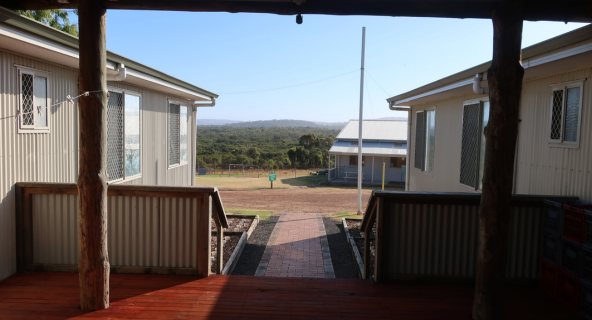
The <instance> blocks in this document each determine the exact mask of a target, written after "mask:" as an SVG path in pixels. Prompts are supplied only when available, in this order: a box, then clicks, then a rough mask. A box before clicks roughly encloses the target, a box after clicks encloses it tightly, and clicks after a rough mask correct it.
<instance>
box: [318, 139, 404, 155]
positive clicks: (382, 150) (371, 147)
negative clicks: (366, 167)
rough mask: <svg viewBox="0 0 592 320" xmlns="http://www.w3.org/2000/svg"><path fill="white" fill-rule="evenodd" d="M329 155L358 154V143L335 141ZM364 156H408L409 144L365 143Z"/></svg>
mask: <svg viewBox="0 0 592 320" xmlns="http://www.w3.org/2000/svg"><path fill="white" fill-rule="evenodd" d="M329 154H352V155H355V154H358V142H357V141H335V142H334V143H333V146H332V147H331V149H330V150H329ZM362 154H363V155H369V156H370V155H374V156H406V155H407V144H406V143H394V142H364V143H362Z"/></svg>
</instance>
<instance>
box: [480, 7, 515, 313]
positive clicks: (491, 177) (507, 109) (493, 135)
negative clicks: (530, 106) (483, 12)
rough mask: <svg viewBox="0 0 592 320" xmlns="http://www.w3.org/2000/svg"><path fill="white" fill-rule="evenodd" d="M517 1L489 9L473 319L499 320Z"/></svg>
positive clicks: (512, 146)
mask: <svg viewBox="0 0 592 320" xmlns="http://www.w3.org/2000/svg"><path fill="white" fill-rule="evenodd" d="M523 5H524V2H523V1H522V0H501V1H500V2H499V4H498V6H497V7H496V9H495V10H494V12H493V16H492V20H493V58H492V64H491V67H490V68H489V70H488V72H487V79H488V82H489V101H490V106H491V109H490V113H489V124H488V128H486V130H485V137H486V141H487V144H486V151H485V168H484V174H483V193H482V197H481V205H480V207H479V249H478V254H477V278H476V284H475V298H474V302H473V319H479V320H484V319H502V318H503V314H502V313H503V308H502V290H503V287H504V283H505V278H506V264H507V260H508V238H509V227H510V212H511V209H510V199H511V195H512V181H513V173H514V157H515V151H516V139H517V135H518V117H519V106H520V95H521V91H522V79H523V76H524V68H523V67H522V64H521V61H520V60H521V43H522V24H523V16H522V10H523V9H524V7H523Z"/></svg>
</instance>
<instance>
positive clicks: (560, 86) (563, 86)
mask: <svg viewBox="0 0 592 320" xmlns="http://www.w3.org/2000/svg"><path fill="white" fill-rule="evenodd" d="M584 81H585V80H578V81H572V82H564V83H557V84H553V85H551V86H550V87H551V95H550V97H551V103H550V107H549V125H548V127H547V130H548V137H549V146H551V147H563V148H579V147H580V131H581V127H582V107H583V106H584V101H583V100H584ZM578 87H579V88H580V105H579V108H578V127H577V129H576V141H565V140H563V139H564V134H565V111H566V107H567V89H569V88H578ZM560 90H563V102H562V106H561V108H562V109H561V127H560V130H559V131H560V136H559V139H551V128H552V126H553V102H554V101H553V93H554V92H555V91H560Z"/></svg>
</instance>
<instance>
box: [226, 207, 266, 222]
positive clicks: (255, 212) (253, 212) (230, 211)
mask: <svg viewBox="0 0 592 320" xmlns="http://www.w3.org/2000/svg"><path fill="white" fill-rule="evenodd" d="M224 211H226V214H241V215H244V216H254V215H259V220H267V219H269V217H270V216H271V215H272V214H273V211H268V210H245V209H224Z"/></svg>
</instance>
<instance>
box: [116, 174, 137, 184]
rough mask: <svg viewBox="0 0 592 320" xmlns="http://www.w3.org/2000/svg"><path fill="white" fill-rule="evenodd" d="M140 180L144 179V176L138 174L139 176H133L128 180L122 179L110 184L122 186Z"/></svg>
mask: <svg viewBox="0 0 592 320" xmlns="http://www.w3.org/2000/svg"><path fill="white" fill-rule="evenodd" d="M140 178H142V174H138V175H135V176H131V177H128V178H125V179H121V180H115V181H109V184H122V183H125V182H130V181H134V180H137V179H140Z"/></svg>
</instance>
